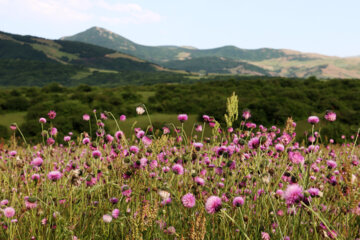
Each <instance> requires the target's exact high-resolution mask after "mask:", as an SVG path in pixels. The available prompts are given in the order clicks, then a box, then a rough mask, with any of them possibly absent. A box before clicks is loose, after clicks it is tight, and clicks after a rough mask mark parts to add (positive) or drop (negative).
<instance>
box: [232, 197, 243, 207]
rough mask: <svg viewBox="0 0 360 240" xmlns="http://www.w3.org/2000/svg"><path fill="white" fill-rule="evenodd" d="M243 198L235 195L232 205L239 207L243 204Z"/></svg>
mask: <svg viewBox="0 0 360 240" xmlns="http://www.w3.org/2000/svg"><path fill="white" fill-rule="evenodd" d="M244 202H245V201H244V198H242V197H235V198H234V200H233V206H234V207H240V206H242V205H244Z"/></svg>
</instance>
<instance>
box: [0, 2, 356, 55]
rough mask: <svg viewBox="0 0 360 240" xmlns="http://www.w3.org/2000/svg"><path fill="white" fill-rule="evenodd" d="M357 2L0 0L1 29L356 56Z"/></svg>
mask: <svg viewBox="0 0 360 240" xmlns="http://www.w3.org/2000/svg"><path fill="white" fill-rule="evenodd" d="M359 25H360V0H222V1H220V0H136V1H130V0H58V1H55V0H0V30H1V31H6V32H11V33H19V34H31V35H37V36H41V37H46V38H51V39H55V38H60V37H62V36H67V35H73V34H75V33H77V32H80V31H83V30H85V29H87V28H90V27H92V26H100V27H104V28H107V29H109V30H111V31H113V32H116V33H118V34H120V35H122V36H124V37H126V38H129V39H130V40H133V41H135V42H137V43H140V44H145V45H186V46H195V47H197V48H213V47H219V46H223V45H235V46H237V47H240V48H250V49H253V48H261V47H270V48H288V49H294V50H300V51H304V52H317V53H322V54H327V55H337V56H354V55H360V26H359Z"/></svg>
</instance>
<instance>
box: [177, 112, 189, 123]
mask: <svg viewBox="0 0 360 240" xmlns="http://www.w3.org/2000/svg"><path fill="white" fill-rule="evenodd" d="M178 120H179V121H180V122H185V121H187V120H188V115H187V114H179V115H178Z"/></svg>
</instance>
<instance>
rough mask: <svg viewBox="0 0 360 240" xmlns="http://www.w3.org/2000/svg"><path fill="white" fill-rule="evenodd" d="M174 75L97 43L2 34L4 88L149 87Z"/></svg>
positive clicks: (0, 75) (0, 70) (0, 68)
mask: <svg viewBox="0 0 360 240" xmlns="http://www.w3.org/2000/svg"><path fill="white" fill-rule="evenodd" d="M174 74H176V73H175V72H174V71H171V70H167V69H164V68H163V67H160V66H159V65H157V64H154V63H150V62H148V61H145V60H142V59H139V58H136V57H134V56H131V55H128V54H124V53H121V52H118V51H115V50H112V49H108V48H104V47H100V46H96V45H93V44H87V43H82V42H73V41H63V40H49V39H44V38H39V37H34V36H22V35H16V34H10V33H5V32H0V85H5V86H8V85H12V86H33V85H38V86H42V85H45V84H48V83H50V82H58V83H61V84H64V85H69V86H71V85H77V84H81V83H87V84H132V83H133V82H132V81H135V84H138V83H147V84H148V83H156V82H157V81H160V82H161V81H167V82H169V81H172V80H166V78H171V77H169V75H170V76H173V75H174ZM173 78H174V79H178V77H173ZM145 79H146V81H145Z"/></svg>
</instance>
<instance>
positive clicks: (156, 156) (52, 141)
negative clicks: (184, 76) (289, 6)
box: [0, 94, 360, 240]
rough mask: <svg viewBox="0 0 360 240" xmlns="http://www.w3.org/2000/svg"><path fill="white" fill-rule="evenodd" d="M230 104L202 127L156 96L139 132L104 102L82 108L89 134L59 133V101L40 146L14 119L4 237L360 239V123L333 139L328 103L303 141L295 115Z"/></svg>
mask: <svg viewBox="0 0 360 240" xmlns="http://www.w3.org/2000/svg"><path fill="white" fill-rule="evenodd" d="M225 107H226V114H225V116H224V118H225V123H224V124H220V123H219V122H218V121H217V119H215V118H214V117H212V116H208V115H203V116H202V122H199V123H197V124H195V125H194V126H193V127H192V129H191V130H190V131H185V129H184V123H186V121H188V115H187V114H186V113H181V114H179V115H178V122H177V123H174V124H170V125H166V126H163V127H160V128H155V127H154V125H153V123H152V121H151V114H149V111H148V109H147V108H146V106H145V105H139V106H138V107H137V108H136V109H135V108H134V109H133V111H134V112H136V113H137V114H138V115H145V116H147V119H148V126H147V127H146V128H144V129H140V128H135V127H133V128H132V129H131V132H132V134H130V135H126V134H125V131H124V130H123V129H122V124H123V123H124V122H125V121H127V118H126V116H125V115H123V114H122V115H119V116H115V115H114V114H112V113H111V112H102V113H101V112H97V111H96V110H94V111H93V112H92V113H90V112H83V113H82V112H79V113H78V118H79V119H80V120H81V121H84V122H85V123H87V122H88V123H89V124H88V127H86V128H85V129H84V130H83V132H82V133H80V134H73V133H71V132H62V135H64V137H63V138H62V137H61V138H59V137H58V136H59V135H58V132H60V131H61V126H57V125H55V124H54V122H53V121H54V119H56V118H57V117H59V114H57V113H56V111H55V110H52V109H49V112H48V115H45V116H42V117H41V118H40V119H38V124H39V129H41V130H40V131H39V132H38V136H41V141H39V142H37V143H34V142H28V141H27V139H26V137H25V136H24V135H23V134H22V129H20V128H19V126H18V125H17V124H13V125H11V129H12V131H13V135H12V137H11V138H10V140H9V141H7V142H5V143H3V144H2V145H1V146H0V158H1V160H0V181H1V186H2V187H1V193H0V205H1V211H0V224H1V231H0V239H17V240H24V239H29V240H30V239H31V240H35V239H39V240H40V239H41V240H45V239H46V240H47V239H69V240H76V239H83V240H85V239H134V240H137V239H159V240H161V239H178V240H180V239H191V240H202V239H247V240H249V239H262V240H269V239H281V240H290V239H360V182H359V177H360V171H359V156H360V145H359V139H358V137H359V131H357V132H354V133H353V134H352V135H344V136H343V137H342V140H343V141H342V142H336V141H334V140H333V139H328V138H325V137H323V136H322V134H321V128H319V123H320V122H322V121H324V122H326V123H327V124H332V123H333V122H336V121H337V115H336V112H333V111H327V112H326V113H325V115H323V116H320V115H319V116H309V117H308V122H307V125H306V126H307V128H308V129H307V132H308V135H307V137H306V139H305V140H303V141H301V142H297V140H296V133H295V129H296V123H295V122H294V121H293V120H292V118H291V117H290V116H289V118H288V119H287V121H285V122H286V124H285V125H284V126H268V127H265V126H263V125H259V124H261V123H254V122H253V121H252V112H251V110H252V109H250V110H248V109H245V110H239V109H241V107H240V106H238V97H237V96H236V95H235V94H233V95H232V96H230V97H229V98H228V100H227V105H226V106H224V108H225ZM325 110H326V109H323V111H325ZM204 114H206V113H204ZM110 120H111V121H114V122H115V123H116V130H115V131H113V132H111V131H110V130H107V129H106V128H105V126H106V124H107V122H108V121H110ZM285 120H286V119H285ZM235 123H236V124H235ZM84 126H87V124H84ZM94 126H96V127H95V128H94ZM58 129H59V130H58ZM209 130H210V131H211V134H210V135H209V134H204V133H205V131H209ZM15 133H16V135H15ZM16 136H20V137H16Z"/></svg>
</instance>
